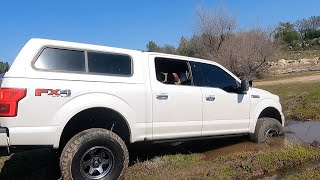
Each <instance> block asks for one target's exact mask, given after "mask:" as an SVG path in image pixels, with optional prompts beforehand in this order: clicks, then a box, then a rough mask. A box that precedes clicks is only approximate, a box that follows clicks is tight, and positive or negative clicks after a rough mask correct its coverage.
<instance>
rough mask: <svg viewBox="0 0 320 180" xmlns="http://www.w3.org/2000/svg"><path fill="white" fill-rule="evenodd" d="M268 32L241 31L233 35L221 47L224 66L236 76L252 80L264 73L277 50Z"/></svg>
mask: <svg viewBox="0 0 320 180" xmlns="http://www.w3.org/2000/svg"><path fill="white" fill-rule="evenodd" d="M278 47H279V46H278V45H277V44H276V42H274V41H272V39H271V37H270V35H269V32H267V31H264V30H262V29H260V28H257V29H252V30H243V31H240V32H238V33H237V34H235V35H233V36H232V37H231V38H230V39H229V40H228V41H227V42H226V44H225V46H224V47H223V50H222V51H221V52H222V53H221V58H223V59H224V61H222V62H223V63H224V66H226V67H227V68H228V69H230V70H231V71H232V72H234V73H235V74H236V75H238V76H240V77H242V78H246V79H252V78H253V77H259V76H261V75H263V74H264V73H265V71H266V62H268V61H273V60H274V59H275V57H276V55H277V52H278V50H279V48H278Z"/></svg>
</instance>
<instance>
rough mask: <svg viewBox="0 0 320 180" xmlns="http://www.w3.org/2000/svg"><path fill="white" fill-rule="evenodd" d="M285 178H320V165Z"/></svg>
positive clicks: (292, 179) (294, 179) (295, 179)
mask: <svg viewBox="0 0 320 180" xmlns="http://www.w3.org/2000/svg"><path fill="white" fill-rule="evenodd" d="M284 179H285V180H301V179H320V165H318V166H317V167H314V168H309V169H306V170H305V171H303V172H302V173H298V174H293V175H289V176H287V177H285V178H284Z"/></svg>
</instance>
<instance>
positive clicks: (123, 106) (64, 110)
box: [53, 93, 136, 148]
mask: <svg viewBox="0 0 320 180" xmlns="http://www.w3.org/2000/svg"><path fill="white" fill-rule="evenodd" d="M95 107H105V108H109V109H112V110H114V111H117V112H118V113H119V114H121V115H122V116H123V117H124V118H125V120H126V121H127V124H128V126H129V130H130V132H131V136H130V137H131V139H130V141H131V142H132V141H133V140H134V139H135V137H134V134H135V133H133V131H134V129H133V128H132V127H134V126H133V125H134V123H135V121H136V113H135V111H134V110H133V109H132V108H131V107H130V105H129V104H128V103H126V102H125V101H124V100H123V99H121V98H119V97H117V96H114V95H111V94H107V93H89V94H83V95H81V96H78V97H76V98H74V99H72V100H70V101H68V102H67V103H66V104H64V105H63V106H62V107H61V108H60V109H59V110H58V111H57V113H56V114H55V116H54V118H53V120H54V122H57V123H58V124H59V127H58V130H57V132H56V135H55V138H54V145H53V147H54V148H58V147H59V142H60V137H61V134H62V131H63V129H64V127H65V126H66V124H67V123H68V122H69V120H70V119H71V118H72V117H73V116H75V115H76V114H78V113H79V112H81V111H83V110H86V109H89V108H95Z"/></svg>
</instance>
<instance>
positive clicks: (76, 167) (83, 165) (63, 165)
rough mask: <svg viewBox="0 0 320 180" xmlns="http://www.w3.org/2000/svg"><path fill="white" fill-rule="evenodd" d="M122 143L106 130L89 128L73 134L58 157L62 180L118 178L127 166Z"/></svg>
mask: <svg viewBox="0 0 320 180" xmlns="http://www.w3.org/2000/svg"><path fill="white" fill-rule="evenodd" d="M128 163H129V155H128V150H127V147H126V145H125V143H124V142H123V141H122V139H121V138H120V137H119V136H118V135H116V134H115V133H113V132H111V131H108V130H106V129H99V128H94V129H88V130H85V131H82V132H80V133H78V134H77V135H75V136H74V137H73V138H72V139H71V140H70V141H69V142H68V143H67V145H66V146H65V147H64V149H63V151H62V154H61V157H60V169H61V174H62V177H63V179H65V180H71V179H77V180H78V179H79V180H83V179H98V180H107V179H120V178H122V177H123V174H124V172H125V170H126V168H127V167H128Z"/></svg>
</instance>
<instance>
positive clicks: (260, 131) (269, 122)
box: [249, 118, 283, 143]
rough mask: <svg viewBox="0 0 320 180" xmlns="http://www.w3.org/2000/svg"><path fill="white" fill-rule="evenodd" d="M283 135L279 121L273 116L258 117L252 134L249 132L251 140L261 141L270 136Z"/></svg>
mask: <svg viewBox="0 0 320 180" xmlns="http://www.w3.org/2000/svg"><path fill="white" fill-rule="evenodd" d="M280 135H283V128H282V125H281V124H280V122H279V121H278V120H276V119H274V118H259V119H258V121H257V124H256V128H255V131H254V133H253V134H249V138H250V140H251V141H253V142H256V143H263V142H265V141H266V140H267V139H268V138H270V137H271V136H280Z"/></svg>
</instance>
